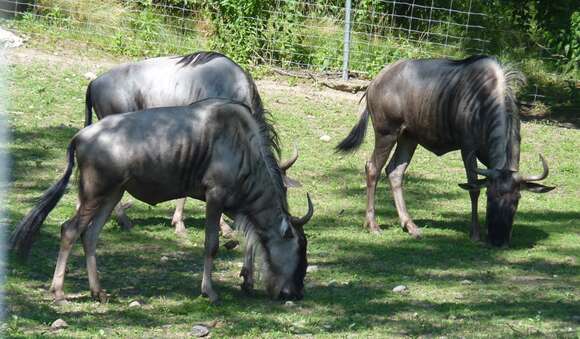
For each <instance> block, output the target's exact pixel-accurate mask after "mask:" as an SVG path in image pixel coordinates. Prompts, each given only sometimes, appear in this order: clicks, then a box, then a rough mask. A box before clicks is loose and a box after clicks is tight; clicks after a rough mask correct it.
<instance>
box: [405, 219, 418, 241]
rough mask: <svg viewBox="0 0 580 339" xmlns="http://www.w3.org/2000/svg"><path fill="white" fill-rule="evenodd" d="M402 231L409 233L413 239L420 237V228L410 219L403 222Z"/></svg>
mask: <svg viewBox="0 0 580 339" xmlns="http://www.w3.org/2000/svg"><path fill="white" fill-rule="evenodd" d="M403 231H405V232H407V233H409V235H410V236H412V237H413V238H415V239H421V230H420V229H419V227H417V225H415V223H414V222H413V221H411V220H408V221H406V222H404V223H403Z"/></svg>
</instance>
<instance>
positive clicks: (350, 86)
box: [308, 73, 369, 93]
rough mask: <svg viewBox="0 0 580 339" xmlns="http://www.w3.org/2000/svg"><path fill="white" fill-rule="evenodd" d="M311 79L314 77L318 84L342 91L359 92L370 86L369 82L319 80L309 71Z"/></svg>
mask: <svg viewBox="0 0 580 339" xmlns="http://www.w3.org/2000/svg"><path fill="white" fill-rule="evenodd" d="M308 75H309V76H310V79H312V80H313V81H314V82H315V83H316V84H321V85H322V86H325V87H328V88H330V89H334V90H337V91H341V92H349V93H358V92H362V91H365V90H366V89H367V87H369V82H367V81H365V82H361V81H359V82H357V83H354V82H345V81H343V82H339V81H326V80H318V79H316V78H315V77H314V75H312V74H311V73H308Z"/></svg>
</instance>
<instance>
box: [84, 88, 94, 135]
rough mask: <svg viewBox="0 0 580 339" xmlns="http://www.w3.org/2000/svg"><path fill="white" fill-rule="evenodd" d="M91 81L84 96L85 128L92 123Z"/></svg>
mask: <svg viewBox="0 0 580 339" xmlns="http://www.w3.org/2000/svg"><path fill="white" fill-rule="evenodd" d="M92 83H93V82H92V81H91V82H90V83H89V85H88V86H87V93H86V94H85V127H87V126H88V125H90V124H92V123H93V102H92V100H91V84H92Z"/></svg>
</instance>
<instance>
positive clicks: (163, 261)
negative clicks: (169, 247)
mask: <svg viewBox="0 0 580 339" xmlns="http://www.w3.org/2000/svg"><path fill="white" fill-rule="evenodd" d="M159 261H161V262H162V263H166V262H168V261H169V258H168V257H167V256H165V255H164V256H162V257H161V259H159Z"/></svg>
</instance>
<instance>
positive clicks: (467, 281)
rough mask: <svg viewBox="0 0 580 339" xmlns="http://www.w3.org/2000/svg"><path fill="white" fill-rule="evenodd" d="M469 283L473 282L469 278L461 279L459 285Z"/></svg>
mask: <svg viewBox="0 0 580 339" xmlns="http://www.w3.org/2000/svg"><path fill="white" fill-rule="evenodd" d="M471 284H473V281H471V280H469V279H465V280H461V285H471Z"/></svg>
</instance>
